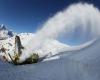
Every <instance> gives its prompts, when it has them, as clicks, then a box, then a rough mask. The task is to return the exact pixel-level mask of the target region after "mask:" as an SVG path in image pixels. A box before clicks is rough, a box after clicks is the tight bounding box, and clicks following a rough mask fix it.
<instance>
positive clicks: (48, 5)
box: [0, 0, 100, 32]
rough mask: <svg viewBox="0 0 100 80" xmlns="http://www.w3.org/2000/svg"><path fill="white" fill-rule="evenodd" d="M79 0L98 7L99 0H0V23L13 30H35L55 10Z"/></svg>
mask: <svg viewBox="0 0 100 80" xmlns="http://www.w3.org/2000/svg"><path fill="white" fill-rule="evenodd" d="M79 1H86V2H90V3H93V4H94V5H96V6H97V7H99V8H100V6H99V4H100V0H0V24H5V25H6V26H8V27H9V28H10V29H12V30H14V31H15V32H35V31H36V30H37V29H38V28H39V26H40V25H41V24H43V23H44V22H45V21H46V20H47V19H48V18H49V17H51V16H53V15H54V14H55V13H56V12H58V11H60V10H62V9H64V8H66V7H67V6H68V5H70V4H72V3H75V2H79Z"/></svg>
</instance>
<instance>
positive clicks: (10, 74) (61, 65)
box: [0, 40, 100, 80]
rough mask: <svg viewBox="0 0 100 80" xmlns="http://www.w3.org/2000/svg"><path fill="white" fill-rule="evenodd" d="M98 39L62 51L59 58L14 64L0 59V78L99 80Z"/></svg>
mask: <svg viewBox="0 0 100 80" xmlns="http://www.w3.org/2000/svg"><path fill="white" fill-rule="evenodd" d="M99 48H100V40H97V41H96V42H94V43H93V44H92V45H91V46H89V47H87V48H84V49H82V50H79V51H72V52H63V55H62V56H61V57H60V59H56V60H52V61H46V62H39V63H36V64H30V65H28V64H27V65H20V66H14V65H12V64H9V63H5V62H2V61H0V79H1V80H13V79H14V80H99V79H100V53H99V52H100V49H99Z"/></svg>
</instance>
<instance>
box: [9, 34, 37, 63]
mask: <svg viewBox="0 0 100 80" xmlns="http://www.w3.org/2000/svg"><path fill="white" fill-rule="evenodd" d="M22 49H24V47H23V46H22V44H21V40H20V37H19V36H16V37H15V50H14V56H11V55H10V54H9V53H8V55H9V57H10V59H11V63H13V64H15V65H21V64H32V63H37V62H38V61H39V56H38V54H36V53H33V54H32V55H30V57H29V58H27V59H26V60H25V61H23V62H22V63H20V56H21V54H22Z"/></svg>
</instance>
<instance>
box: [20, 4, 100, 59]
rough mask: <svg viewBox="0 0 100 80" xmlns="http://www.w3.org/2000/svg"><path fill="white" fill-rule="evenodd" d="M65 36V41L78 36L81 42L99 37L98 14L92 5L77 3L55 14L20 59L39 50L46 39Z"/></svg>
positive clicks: (99, 24) (31, 41)
mask: <svg viewBox="0 0 100 80" xmlns="http://www.w3.org/2000/svg"><path fill="white" fill-rule="evenodd" d="M63 34H65V35H66V39H68V38H69V37H70V38H71V37H76V36H78V38H79V39H81V40H83V41H86V40H87V41H89V40H93V39H96V38H98V37H99V36H100V12H99V10H98V9H97V8H96V7H94V6H93V5H92V4H87V3H78V4H73V5H71V6H69V7H68V8H67V9H64V10H63V11H60V12H58V13H56V14H55V15H54V16H53V17H51V18H49V19H48V20H47V21H46V22H45V23H44V24H43V27H42V28H41V29H40V30H38V31H37V32H36V35H35V37H34V38H32V39H31V40H30V41H29V43H28V44H26V45H25V46H27V48H26V50H25V51H23V53H24V54H23V55H24V56H22V57H21V59H22V60H23V59H25V58H26V57H28V56H29V54H28V53H29V52H30V53H32V52H33V51H34V50H35V49H38V48H40V46H41V45H42V43H43V42H45V40H47V39H58V38H59V37H60V36H61V35H63Z"/></svg>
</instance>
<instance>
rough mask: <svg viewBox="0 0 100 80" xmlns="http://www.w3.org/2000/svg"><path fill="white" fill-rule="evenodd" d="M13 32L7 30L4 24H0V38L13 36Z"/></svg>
mask: <svg viewBox="0 0 100 80" xmlns="http://www.w3.org/2000/svg"><path fill="white" fill-rule="evenodd" d="M14 34H15V33H14V32H13V31H11V30H8V29H7V28H6V26H5V25H3V24H2V25H0V40H4V39H7V38H10V37H13V36H14Z"/></svg>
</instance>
